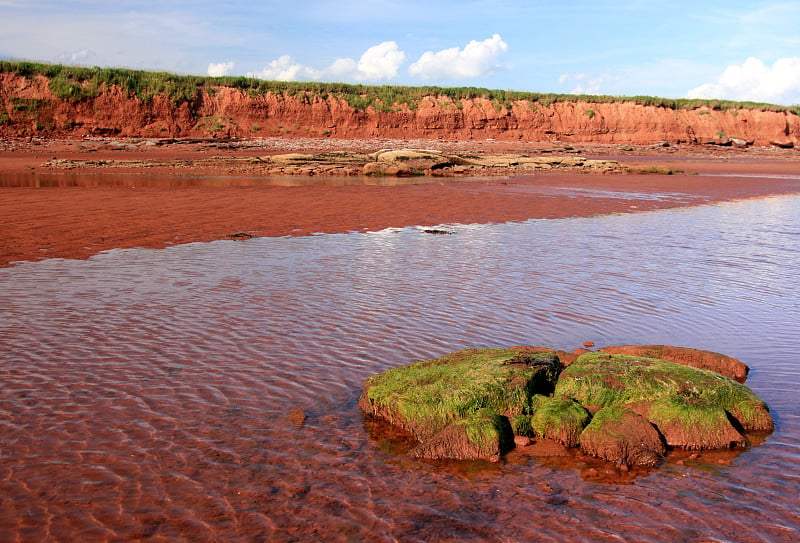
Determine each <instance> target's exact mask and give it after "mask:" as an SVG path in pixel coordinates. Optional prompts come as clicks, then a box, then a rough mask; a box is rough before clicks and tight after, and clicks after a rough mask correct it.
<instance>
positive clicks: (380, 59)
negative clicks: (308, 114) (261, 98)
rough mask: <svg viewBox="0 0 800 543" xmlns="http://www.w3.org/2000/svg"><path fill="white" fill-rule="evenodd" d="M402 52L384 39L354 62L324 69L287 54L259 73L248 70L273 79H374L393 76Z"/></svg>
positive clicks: (344, 61) (340, 61) (348, 60)
mask: <svg viewBox="0 0 800 543" xmlns="http://www.w3.org/2000/svg"><path fill="white" fill-rule="evenodd" d="M405 60H406V54H405V53H404V52H403V51H401V50H400V49H399V48H398V46H397V43H395V42H393V41H385V42H383V43H379V44H378V45H373V46H372V47H370V48H369V49H367V50H366V51H365V52H364V54H363V55H361V58H359V59H358V61H356V60H354V59H352V58H340V59H337V60H335V61H333V63H331V65H330V66H328V67H327V68H323V69H321V70H319V69H316V68H312V67H311V66H306V65H304V64H298V63H296V62H295V61H294V59H292V57H290V56H288V55H284V56H282V57H280V58H278V59H276V60H273V61H271V62H270V63H269V64H268V65H267V66H266V67H264V69H263V70H261V71H260V72H253V73H248V74H247V75H248V76H249V77H258V78H260V79H274V80H277V81H309V80H311V81H315V80H321V79H327V80H339V81H346V80H354V81H378V80H381V79H391V78H393V77H396V76H397V71H398V70H399V69H400V66H401V65H402V64H403V63H404V62H405Z"/></svg>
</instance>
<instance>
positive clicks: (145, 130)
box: [0, 72, 800, 147]
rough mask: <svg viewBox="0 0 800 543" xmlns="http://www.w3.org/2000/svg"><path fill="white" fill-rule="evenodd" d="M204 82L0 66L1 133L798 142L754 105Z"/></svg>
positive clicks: (795, 128) (785, 117) (777, 118)
mask: <svg viewBox="0 0 800 543" xmlns="http://www.w3.org/2000/svg"><path fill="white" fill-rule="evenodd" d="M323 96H324V95H321V94H314V93H298V94H295V95H290V94H287V93H284V94H281V93H275V92H267V93H252V92H247V91H245V90H239V89H236V88H232V87H211V88H204V89H201V90H200V91H199V92H198V95H197V98H195V99H194V100H191V101H177V102H176V101H173V100H171V99H170V98H168V97H166V96H165V95H158V94H156V95H155V96H152V97H151V98H149V99H140V98H139V97H137V96H135V95H132V94H130V93H127V92H125V91H123V90H121V89H120V88H118V87H116V86H111V87H110V88H106V87H104V88H102V89H101V90H100V91H99V92H98V93H97V94H96V95H95V96H93V97H90V98H83V99H81V100H66V99H59V98H57V97H56V96H55V95H54V94H53V92H52V91H51V89H50V86H49V85H48V79H47V78H46V77H44V76H41V75H39V76H35V77H32V78H31V77H28V78H26V77H22V76H20V75H18V74H16V73H13V72H6V73H0V136H2V137H20V136H46V137H70V136H84V135H114V136H120V137H204V138H205V137H238V138H258V137H267V136H282V137H337V138H362V137H386V138H430V139H436V138H441V139H460V140H468V139H486V138H494V139H497V140H506V141H508V140H529V141H548V140H558V141H561V142H576V143H577V142H593V143H619V144H651V143H657V142H661V141H670V142H685V143H730V142H735V143H738V144H742V145H743V144H745V143H746V144H751V145H756V146H766V145H780V146H783V147H790V146H798V145H800V117H798V116H797V115H796V114H795V113H793V112H791V111H788V110H787V111H762V110H759V109H744V108H742V109H724V110H723V109H711V108H708V107H701V108H698V109H671V108H668V107H657V106H645V105H641V104H637V103H635V102H633V101H625V100H624V99H620V100H619V101H612V102H603V103H595V102H588V101H580V100H577V99H576V100H575V101H557V102H553V103H547V102H544V101H531V100H518V101H513V102H509V103H499V102H498V101H492V100H489V99H486V98H474V99H464V100H452V99H450V98H448V97H445V96H429V97H426V98H423V99H422V100H420V101H419V102H418V103H416V104H415V105H414V106H413V107H409V106H408V105H405V104H404V105H402V106H396V107H394V108H384V107H381V108H378V109H376V108H375V107H373V106H370V107H367V108H366V110H362V109H356V108H354V107H352V106H351V105H349V104H348V103H347V102H346V101H345V100H344V99H342V98H338V97H336V96H335V95H333V94H328V95H327V96H324V97H323Z"/></svg>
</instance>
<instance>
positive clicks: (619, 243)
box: [0, 196, 800, 542]
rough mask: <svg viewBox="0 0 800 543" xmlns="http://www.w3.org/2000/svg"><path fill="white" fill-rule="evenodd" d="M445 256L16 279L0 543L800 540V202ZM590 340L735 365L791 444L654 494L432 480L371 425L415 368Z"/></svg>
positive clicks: (31, 267)
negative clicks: (387, 379) (386, 393)
mask: <svg viewBox="0 0 800 543" xmlns="http://www.w3.org/2000/svg"><path fill="white" fill-rule="evenodd" d="M447 229H448V230H450V231H452V232H454V234H453V235H449V236H435V235H430V234H426V233H424V232H423V230H422V229H417V228H407V229H402V230H386V231H381V232H377V233H368V234H341V235H325V236H309V237H298V238H262V239H252V240H248V241H244V242H235V241H223V242H215V243H210V244H190V245H185V246H179V247H173V248H170V249H165V250H135V249H134V250H115V251H111V252H109V253H105V254H101V255H98V256H96V257H94V258H92V259H91V260H88V261H66V260H46V261H42V262H37V263H28V264H22V265H18V266H16V267H13V268H6V269H0V313H1V315H2V318H0V356H2V362H1V363H0V540H2V541H26V542H28V541H120V540H155V541H159V540H186V541H309V540H319V541H463V540H480V541H565V540H568V541H737V542H740V541H741V542H749V541H753V542H755V541H793V540H796V539H797V536H798V531H800V521H799V520H798V516H797V511H798V509H797V498H796V496H797V490H798V488H800V485H799V484H798V483H800V475H798V474H800V405H799V404H798V400H797V395H796V391H797V389H798V387H799V386H800V377H798V370H799V369H800V366H798V361H797V357H796V353H797V352H800V324H798V323H800V300H799V299H798V291H797V288H796V272H795V270H797V269H800V198H798V197H796V196H795V197H781V198H772V199H766V200H754V201H746V202H739V203H731V204H724V205H720V206H713V207H711V206H708V207H698V208H688V209H684V210H673V211H661V212H653V213H642V214H638V215H626V216H609V217H599V218H589V219H567V220H550V221H548V220H541V221H530V222H527V223H522V224H507V225H490V226H461V225H447ZM587 340H588V341H593V342H595V343H596V344H597V345H598V346H602V345H607V344H620V343H669V344H677V345H685V346H691V347H698V348H704V349H711V350H715V351H719V352H724V353H726V354H730V355H732V356H735V357H737V358H740V359H742V360H743V361H745V362H746V363H747V364H749V365H750V366H751V368H752V371H751V377H750V379H749V381H748V384H749V386H751V387H752V388H753V389H754V390H755V391H756V393H757V394H759V395H760V396H761V397H762V398H764V399H765V400H766V401H767V403H768V404H769V405H770V407H771V409H772V412H773V415H774V417H775V420H776V431H775V432H774V433H773V434H772V435H770V436H769V437H767V438H766V440H765V441H764V442H763V443H761V444H759V445H757V446H753V447H751V448H749V449H747V450H739V451H730V452H726V453H721V454H711V453H702V454H700V456H699V458H696V459H690V458H688V455H687V454H685V453H676V454H673V455H672V456H671V457H670V458H668V459H667V461H666V462H665V463H664V464H663V465H662V466H661V467H660V468H659V469H656V470H650V471H637V472H628V473H625V472H619V471H617V470H616V469H615V468H614V467H613V466H610V465H608V464H604V463H602V462H599V461H591V460H588V459H586V458H581V457H575V458H563V457H556V458H541V457H537V458H534V457H531V456H529V455H526V454H523V451H514V452H512V453H511V454H509V455H508V457H507V458H506V459H505V460H504V462H501V463H500V464H498V465H491V464H485V463H480V462H473V463H426V462H422V461H418V460H414V459H411V458H409V457H408V456H407V455H405V454H404V452H403V451H404V446H403V443H402V441H397V440H393V439H390V437H391V436H388V435H387V434H386V432H385V431H381V430H380V429H377V428H375V426H374V425H373V424H370V423H366V422H365V421H364V419H363V417H362V416H361V414H360V412H359V411H358V408H357V406H356V400H357V398H358V395H359V393H360V389H361V385H362V383H363V381H364V379H365V378H366V377H367V376H369V375H371V374H373V373H375V372H377V371H381V370H383V369H386V368H388V367H392V366H396V365H399V364H404V363H407V362H409V361H411V360H414V359H418V358H427V357H433V356H438V355H441V354H443V353H446V352H448V351H451V350H455V349H459V348H463V347H480V346H503V345H519V344H536V345H551V346H553V347H557V348H566V349H572V348H574V347H577V346H579V345H581V344H582V343H583V341H587ZM296 408H299V409H303V410H304V411H305V413H306V414H307V416H308V418H307V420H306V421H305V422H304V423H302V424H297V423H294V422H292V421H291V420H290V419H289V417H288V414H289V412H290V411H291V410H292V409H296ZM592 468H593V469H592Z"/></svg>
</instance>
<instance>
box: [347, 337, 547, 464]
mask: <svg viewBox="0 0 800 543" xmlns="http://www.w3.org/2000/svg"><path fill="white" fill-rule="evenodd" d="M560 371H561V366H560V364H559V363H558V361H557V358H556V357H555V353H554V352H553V351H552V350H551V349H546V348H542V349H537V348H512V349H481V350H477V349H467V350H463V351H456V352H454V353H451V354H449V355H446V356H443V357H441V358H437V359H433V360H422V361H419V362H415V363H413V364H409V365H407V366H401V367H398V368H393V369H390V370H387V371H385V372H383V373H380V374H378V375H373V376H372V377H370V378H369V379H367V382H366V383H365V385H364V392H363V393H362V395H361V398H360V399H359V402H358V405H359V407H360V408H361V410H362V411H363V412H364V413H365V414H367V415H369V416H372V417H375V418H379V419H383V420H386V421H388V422H389V423H391V424H394V425H395V426H399V427H401V428H403V429H405V430H406V431H408V432H409V433H411V434H412V435H413V436H414V437H415V438H416V439H417V440H418V441H420V442H421V443H422V444H426V443H427V442H428V441H429V440H432V439H436V442H437V443H438V445H436V446H435V447H433V446H430V447H429V446H427V445H426V446H425V447H423V448H422V449H420V451H421V452H419V453H418V454H419V455H421V456H424V457H426V458H431V457H435V458H464V457H471V458H476V457H477V458H488V457H490V456H493V455H494V454H496V452H492V453H491V454H486V455H484V454H479V455H477V456H476V455H473V456H468V455H467V453H466V452H464V448H463V447H462V445H463V446H464V447H467V448H468V446H467V445H465V441H464V439H462V437H464V436H466V438H467V441H466V442H469V443H471V444H472V445H475V448H474V450H476V451H482V452H487V451H488V450H489V449H488V448H487V446H486V444H485V443H473V441H472V438H474V437H475V436H476V435H478V433H480V432H477V431H476V432H472V431H466V429H464V428H461V429H449V427H451V426H452V425H453V424H455V423H459V422H460V421H463V420H465V419H468V418H469V417H470V416H471V415H473V414H475V413H477V412H478V411H481V410H487V409H488V410H490V411H491V412H493V413H495V414H497V415H499V416H502V417H504V418H505V424H506V426H507V427H508V428H507V430H504V431H507V432H510V431H511V430H510V428H511V427H510V424H509V422H508V419H509V418H514V417H518V416H521V415H524V414H526V413H527V412H528V410H529V404H530V398H531V396H533V395H534V394H536V393H537V392H540V391H542V392H545V393H546V392H547V391H551V390H552V389H553V387H554V383H555V380H556V378H557V377H558V374H559V372H560ZM470 427H471V426H469V425H467V429H468V428H470ZM444 430H447V434H445V435H444V436H439V437H438V438H436V436H437V435H438V434H439V433H440V432H442V431H444ZM461 430H463V432H461ZM462 434H463V435H462ZM457 436H460V437H457ZM508 437H509V435H502V436H499V437H498V438H497V448H502V447H501V442H503V441H504V440H505V441H507V440H508V439H507V438H508ZM478 441H480V440H478ZM511 441H512V442H513V436H511ZM448 444H449V448H448V446H446V445H448ZM470 450H473V449H470ZM432 451H435V452H432ZM492 451H494V449H492Z"/></svg>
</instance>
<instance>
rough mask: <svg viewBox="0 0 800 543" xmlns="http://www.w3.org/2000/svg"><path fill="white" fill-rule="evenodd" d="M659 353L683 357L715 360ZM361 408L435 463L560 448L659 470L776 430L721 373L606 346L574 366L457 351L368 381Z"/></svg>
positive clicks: (524, 351) (536, 352) (517, 354)
mask: <svg viewBox="0 0 800 543" xmlns="http://www.w3.org/2000/svg"><path fill="white" fill-rule="evenodd" d="M656 347H657V349H656V350H657V351H658V352H663V353H667V354H670V353H672V354H674V353H679V354H680V355H681V357H682V358H683V359H684V360H698V359H704V357H706V356H707V355H708V352H707V351H697V352H696V353H695V352H694V350H692V349H686V348H678V347H667V346H656ZM656 347H654V346H626V348H627V349H628V350H631V351H636V352H649V353H653V352H654V351H653V349H655V348H656ZM712 354H714V355H716V357H724V355H719V354H718V353H712ZM716 359H717V358H715V360H716ZM726 368H727V366H725V365H723V366H722V369H723V370H725V369H726ZM359 406H360V407H361V409H362V411H363V412H364V413H365V414H366V415H367V416H368V417H372V418H376V419H382V420H385V421H387V422H389V423H391V424H393V425H395V426H398V427H400V428H403V429H405V430H407V431H408V432H409V433H410V434H411V435H412V436H413V437H414V438H415V439H416V440H417V441H418V445H417V446H416V448H415V449H414V450H413V452H412V454H413V455H414V456H417V457H420V458H435V459H442V458H450V459H470V458H484V459H490V460H497V459H499V457H500V455H502V454H503V453H504V452H506V451H507V450H509V449H510V448H513V447H514V445H515V444H517V445H518V446H528V445H529V444H530V443H531V440H551V441H554V442H558V443H560V444H561V445H563V446H565V447H576V446H580V448H581V450H582V451H583V452H585V453H586V454H590V455H593V456H597V457H599V458H603V459H605V460H608V461H611V462H614V463H616V464H618V465H621V466H628V465H642V466H655V465H657V464H658V463H659V462H660V460H661V458H662V457H663V455H664V454H665V451H666V450H667V448H683V449H690V450H700V449H719V448H730V447H742V446H745V445H746V444H747V432H771V431H772V430H773V427H774V425H773V421H772V417H771V415H770V413H769V409H768V408H767V406H766V404H765V403H764V402H763V401H762V400H760V399H759V398H758V397H757V396H756V395H755V394H754V393H753V392H752V391H751V390H750V389H749V388H747V387H746V386H745V385H743V384H741V383H738V382H736V381H734V380H733V379H732V378H730V377H726V376H724V375H722V374H721V373H717V372H714V371H710V370H707V369H701V368H697V367H692V366H689V365H686V364H683V363H676V362H673V361H669V360H665V359H658V358H652V357H646V356H640V355H629V354H612V353H610V352H605V351H604V350H601V351H598V352H591V351H589V352H585V353H582V354H579V355H578V356H577V358H576V359H575V360H574V361H572V363H571V364H570V365H569V366H566V367H565V366H564V365H563V364H562V363H561V361H560V360H559V356H558V354H557V352H556V351H555V350H553V349H550V348H547V347H514V348H511V349H481V350H475V349H473V350H465V351H457V352H455V353H452V354H450V355H447V356H444V357H442V358H438V359H433V360H424V361H420V362H416V363H413V364H410V365H408V366H401V367H399V368H394V369H390V370H387V371H385V372H383V373H381V374H378V375H375V376H372V377H370V378H369V379H368V380H367V382H366V383H365V385H364V391H363V393H362V395H361V398H360V400H359Z"/></svg>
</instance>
